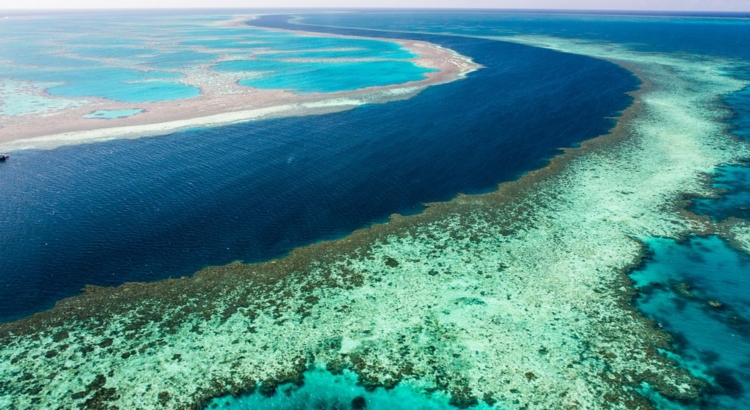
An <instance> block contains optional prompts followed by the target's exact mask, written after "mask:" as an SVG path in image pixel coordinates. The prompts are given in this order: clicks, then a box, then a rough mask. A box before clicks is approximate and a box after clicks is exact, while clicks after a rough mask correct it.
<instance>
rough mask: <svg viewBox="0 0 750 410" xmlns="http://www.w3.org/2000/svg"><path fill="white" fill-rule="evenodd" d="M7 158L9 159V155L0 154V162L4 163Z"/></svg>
mask: <svg viewBox="0 0 750 410" xmlns="http://www.w3.org/2000/svg"><path fill="white" fill-rule="evenodd" d="M8 158H10V155H8V154H0V162H2V161H5V160H6V159H8Z"/></svg>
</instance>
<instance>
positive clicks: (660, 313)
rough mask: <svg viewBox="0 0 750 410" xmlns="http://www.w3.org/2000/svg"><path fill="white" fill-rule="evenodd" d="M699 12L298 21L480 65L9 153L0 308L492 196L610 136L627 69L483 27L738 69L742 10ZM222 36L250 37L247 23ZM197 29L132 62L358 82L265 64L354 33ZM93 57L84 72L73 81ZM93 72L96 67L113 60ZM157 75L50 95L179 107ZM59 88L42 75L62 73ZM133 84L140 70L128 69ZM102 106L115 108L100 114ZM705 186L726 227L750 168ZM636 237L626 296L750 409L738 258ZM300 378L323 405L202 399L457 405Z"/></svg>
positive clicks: (271, 79) (741, 204) (394, 54)
mask: <svg viewBox="0 0 750 410" xmlns="http://www.w3.org/2000/svg"><path fill="white" fill-rule="evenodd" d="M709 17H710V18H707V16H699V15H679V16H663V15H647V16H631V15H594V14H577V15H576V14H552V13H538V14H533V13H531V14H530V13H354V14H320V15H309V16H304V19H303V22H304V23H310V24H316V25H326V26H337V27H338V28H334V27H318V26H316V27H305V29H307V30H315V31H320V32H325V33H334V34H347V35H367V36H370V37H383V38H408V39H418V40H425V41H430V42H433V43H436V44H439V45H441V46H444V47H447V48H450V49H453V50H456V51H458V52H459V53H461V54H464V55H467V56H470V57H472V58H473V59H474V60H475V61H476V62H478V63H480V64H482V65H484V66H485V68H484V69H482V70H479V71H477V72H475V73H472V74H471V75H469V77H468V78H467V79H464V80H461V81H456V82H453V83H450V84H446V85H441V86H437V87H431V88H429V89H426V90H425V91H423V92H422V93H421V94H419V95H417V96H415V97H413V98H411V99H409V100H405V101H398V102H392V103H388V104H385V105H367V106H363V107H359V108H357V109H355V110H352V111H348V112H342V113H336V114H327V115H321V116H310V117H302V118H286V119H276V120H268V121H261V122H255V123H248V124H241V125H233V126H228V127H222V128H216V129H203V130H193V131H188V132H179V133H174V134H170V135H167V136H161V137H158V138H144V139H139V140H128V141H111V142H106V143H100V144H93V145H86V146H78V147H63V148H58V149H56V150H53V151H23V152H18V153H14V155H13V158H12V161H8V162H6V163H3V164H0V192H3V202H2V206H0V232H1V233H2V236H1V237H0V266H2V270H0V318H2V320H5V321H8V320H13V319H17V318H20V317H24V316H27V315H29V314H32V313H34V312H37V311H40V310H44V309H48V308H50V307H51V306H52V305H53V304H54V303H55V301H58V300H60V299H61V298H64V297H68V296H73V295H76V294H77V293H78V292H79V291H80V289H81V288H82V287H83V286H85V285H87V284H95V285H104V286H109V285H117V284H121V283H123V282H127V281H153V280H159V279H163V278H166V277H179V276H186V275H191V274H192V273H194V272H195V271H197V270H199V269H200V268H202V267H204V266H208V265H218V264H224V263H228V262H230V261H233V260H243V261H246V262H252V261H260V260H267V259H269V258H273V257H278V256H281V255H283V254H285V253H287V252H288V251H289V250H291V249H293V248H295V247H298V246H301V245H304V244H308V243H312V242H316V241H320V240H326V239H332V238H337V237H341V236H344V235H346V234H348V233H349V232H351V231H352V230H355V229H357V228H361V227H364V226H367V225H368V224H372V223H376V222H381V221H384V220H386V219H387V218H388V216H389V215H390V214H392V213H402V214H409V213H414V212H419V211H420V209H422V208H423V206H424V204H425V203H427V202H431V201H441V200H447V199H450V198H452V197H454V196H455V195H456V194H458V193H480V192H485V191H487V190H491V189H493V188H494V187H495V186H496V185H497V184H498V183H499V182H502V181H508V180H512V179H515V178H517V177H518V176H519V175H522V174H523V173H524V172H527V171H529V170H533V169H536V168H539V167H542V166H544V165H545V163H546V162H547V161H548V160H549V158H550V157H552V156H554V155H555V154H556V153H558V152H559V151H558V149H559V148H562V147H571V146H576V145H577V144H578V143H580V142H581V141H584V140H586V139H589V138H593V137H596V136H598V135H600V134H602V133H605V132H606V131H607V130H608V129H609V128H610V127H611V126H612V125H613V124H614V119H613V118H612V117H613V116H616V115H617V114H618V113H620V112H621V111H622V110H623V109H625V108H626V107H627V106H628V104H629V103H630V102H631V98H630V97H629V96H627V95H626V94H625V93H626V92H628V91H633V90H635V89H636V88H637V86H638V81H637V79H636V78H635V77H633V76H632V75H631V74H630V73H629V72H627V71H626V70H625V69H623V68H621V67H619V66H616V65H614V64H612V63H608V62H604V61H600V60H596V59H592V58H588V57H583V56H578V55H572V54H562V53H557V52H552V51H548V50H543V49H539V48H533V47H528V46H522V45H517V44H512V43H505V42H501V41H495V40H490V39H487V38H481V37H497V36H512V35H544V36H555V37H564V38H571V39H583V40H587V41H595V42H608V43H613V44H617V45H623V46H625V47H628V48H631V49H633V50H638V51H646V52H656V53H666V54H670V53H676V54H680V55H685V54H694V55H698V56H701V57H702V58H717V59H726V60H732V61H740V62H747V63H748V67H750V48H748V47H747V39H749V38H750V22H749V21H748V20H746V19H740V18H734V17H733V16H730V17H726V16H709ZM196 18H197V17H196ZM121 19H122V24H123V25H124V26H125V27H127V24H130V22H129V21H128V19H127V17H122V18H121ZM288 19H289V16H267V17H263V18H261V19H260V20H258V21H255V22H254V23H253V24H255V25H257V26H264V27H266V28H269V29H270V28H292V29H293V28H297V27H299V26H295V25H290V24H289V23H288V22H287V20H288ZM132 20H133V21H136V22H138V21H139V20H138V19H137V18H133V19H132ZM61 24H62V23H61ZM342 27H344V28H342ZM351 27H357V28H369V29H374V30H378V31H365V30H359V29H355V28H351ZM171 29H172V30H175V29H176V28H175V27H172V28H171ZM230 30H237V32H236V35H237V36H238V37H240V36H244V34H243V33H244V32H243V31H242V29H241V28H237V29H230ZM383 30H385V31H383ZM388 30H394V31H388ZM407 31H410V32H408V33H407ZM262 33H263V32H262V31H261V33H256V34H257V35H256V37H263V36H267V37H270V38H275V35H272V34H268V33H274V32H272V31H269V32H268V33H266V34H262ZM158 34H159V35H164V36H168V35H170V33H169V32H161V33H158ZM190 35H191V36H204V37H206V38H200V39H193V40H185V41H184V43H185V45H188V46H196V47H198V46H199V47H201V49H200V50H201V51H198V50H193V51H192V52H187V51H174V54H169V53H160V54H158V55H153V56H150V57H147V58H144V60H143V61H148V64H150V66H152V67H154V68H161V69H168V68H170V67H176V66H189V65H190V64H195V63H196V62H198V61H212V62H216V66H215V70H217V71H232V72H245V71H253V72H274V73H284V74H283V75H281V74H279V75H266V76H261V77H253V76H250V77H248V78H247V79H243V80H241V83H244V84H246V85H249V86H253V87H264V88H265V87H267V88H286V87H288V88H291V89H293V90H295V92H299V93H307V92H331V91H337V90H340V89H356V88H360V87H362V86H364V85H363V83H362V82H361V81H362V79H361V76H360V75H352V76H347V75H344V76H343V78H342V81H341V82H340V83H335V84H331V82H330V81H325V80H326V78H327V77H329V76H337V77H338V76H341V75H342V74H341V73H351V72H360V71H359V70H363V71H361V72H364V71H365V70H367V69H369V68H363V67H357V66H351V63H343V62H342V63H340V64H337V65H335V66H332V65H328V66H326V67H314V64H312V65H306V66H305V67H308V68H311V70H312V71H314V72H315V73H318V74H321V73H322V76H317V77H316V75H317V74H312V73H311V72H308V71H306V70H307V68H304V67H301V66H299V65H295V64H294V63H289V62H284V61H280V59H279V58H278V56H280V55H288V56H293V57H292V58H302V59H304V58H310V59H316V58H320V57H321V53H326V55H328V56H330V57H331V58H341V57H342V54H341V53H351V52H354V51H352V50H347V49H346V47H348V46H346V45H341V44H338V43H336V42H333V43H332V44H328V43H327V42H328V41H329V40H320V41H322V42H323V43H317V44H315V43H312V44H310V45H309V47H308V46H304V47H296V46H295V47H293V48H294V49H293V50H284V46H283V45H280V44H283V43H284V42H283V41H280V40H270V41H271V42H276V41H278V43H275V45H274V50H276V51H277V53H273V54H272V56H273V57H267V58H262V59H260V60H253V61H249V60H248V61H239V62H235V61H228V62H217V61H216V59H215V56H216V55H217V54H213V53H212V52H211V51H210V50H211V49H212V48H214V49H221V50H222V52H227V50H239V51H238V52H243V51H242V50H245V49H246V48H248V47H253V45H252V43H251V42H252V41H260V40H257V38H256V39H249V38H242V39H240V38H234V39H216V38H212V37H215V36H216V32H215V31H214V29H207V28H204V29H202V30H201V31H196V30H194V31H191V34H190ZM82 41H83V40H82ZM96 41H97V42H99V43H100V46H101V47H100V48H98V49H96V48H93V47H92V45H93V44H94V43H93V40H92V39H86V40H85V44H86V47H83V48H85V49H86V50H87V51H86V52H89V53H94V54H95V55H99V56H106V57H107V58H134V57H138V58H140V57H139V56H140V55H141V54H139V53H140V51H139V52H137V53H136V52H135V51H133V50H131V48H133V47H135V48H139V47H144V48H145V47H147V44H133V43H132V42H131V41H130V40H127V39H125V38H123V36H120V37H118V36H117V35H114V36H112V37H110V38H102V39H97V40H96ZM331 41H332V40H331ZM352 41H354V40H352ZM369 41H371V40H368V42H367V43H365V44H362V45H360V46H359V48H358V49H357V50H356V53H360V54H358V55H359V56H372V55H379V56H387V58H388V59H389V60H388V61H387V62H383V64H375V65H372V66H371V67H370V68H372V69H374V70H375V72H378V73H380V71H379V70H380V69H381V68H382V73H380V75H378V76H377V78H375V79H368V82H367V84H368V85H380V84H386V83H389V82H391V83H392V82H399V81H405V80H404V79H406V78H412V77H413V76H421V75H423V74H424V72H423V71H420V70H418V69H415V68H411V67H408V64H410V63H408V62H406V61H400V60H404V59H408V58H410V57H411V56H410V55H408V54H405V53H404V51H403V50H399V49H398V48H393V47H392V46H386V45H384V44H389V43H382V42H373V43H370V42H369ZM19 44H20V43H19ZM71 44H75V42H71ZM149 44H153V42H151V43H149ZM115 45H116V46H117V47H114V46H115ZM115 48H117V49H116V50H115ZM321 49H324V50H325V51H321ZM4 50H9V49H8V48H4ZM97 50H98V51H97ZM162 51H163V50H162ZM97 53H99V54H97ZM79 55H81V56H82V55H83V54H79ZM0 57H3V58H6V57H4V56H0ZM47 57H48V56H43V55H41V54H37V53H28V55H27V56H26V57H25V58H27V59H28V60H25V61H24V63H23V64H27V65H29V66H31V65H34V64H38V62H39V61H47V60H45V59H46V58H47ZM56 58H59V59H60V60H55V61H56V62H55V65H56V66H58V67H71V68H72V67H78V66H77V64H79V63H80V62H79V61H77V59H74V58H71V57H70V56H68V55H65V56H59V57H56ZM394 67H396V68H395V69H396V70H400V69H398V67H401V69H402V70H401V71H399V72H400V73H401V74H399V75H398V76H396V77H389V74H388V73H390V72H392V71H393V69H394ZM412 67H414V66H412ZM88 69H90V67H88V66H86V65H85V64H84V68H83V69H79V68H76V70H75V71H76V72H78V71H79V70H88ZM2 70H3V68H1V67H0V78H3V77H4V76H8V77H9V78H13V79H15V80H28V79H30V78H31V77H24V76H25V75H29V76H31V75H32V74H26V73H24V72H23V70H16V69H14V70H13V71H12V72H11V73H9V72H8V71H7V70H6V71H5V74H3V72H2ZM95 70H97V72H98V73H104V72H105V71H103V70H112V69H111V68H107V67H103V68H96V69H95ZM169 73H172V72H171V71H164V74H162V72H161V71H150V72H149V77H148V80H149V81H147V82H144V83H139V82H138V79H139V78H140V77H138V76H135V77H133V75H134V74H133V73H132V72H130V71H128V70H127V69H125V68H123V69H117V70H115V71H112V78H113V79H115V80H116V82H117V83H118V84H124V85H122V87H128V90H127V91H123V92H122V93H120V91H118V88H117V87H115V88H113V89H112V90H111V91H107V92H108V93H111V94H107V95H105V94H104V91H101V90H108V86H105V85H103V84H100V83H99V82H98V81H89V80H88V79H87V78H85V77H81V80H80V81H78V80H75V81H71V84H70V85H68V86H64V85H60V86H56V87H53V88H51V89H50V92H51V93H53V92H59V93H60V94H59V95H64V96H69V97H75V96H79V95H99V96H104V97H105V98H113V99H116V98H120V99H121V100H122V101H128V100H126V99H125V98H136V97H134V96H137V95H146V97H144V98H156V97H153V96H149V94H148V93H147V92H143V90H142V89H136V88H129V87H131V86H132V84H152V85H153V84H155V87H156V91H154V92H155V93H157V94H158V95H160V96H168V97H169V98H187V97H188V96H189V92H194V91H190V90H188V89H186V88H184V87H181V86H177V85H170V86H167V85H166V84H179V82H173V81H163V80H170V79H173V78H172V77H170V76H171V74H169ZM39 75H41V74H39V73H36V74H33V76H35V77H33V78H31V79H32V80H33V81H42V80H40V78H41V77H38V76H39ZM55 75H57V74H55ZM65 75H66V76H67V75H72V74H70V73H67V74H65ZM732 75H737V76H749V75H750V70H743V69H738V70H737V72H735V73H732ZM45 76H46V74H45ZM44 78H47V77H44ZM60 78H61V77H54V78H51V77H50V78H49V79H46V80H44V81H63V80H64V79H62V80H61V79H60ZM65 78H67V79H70V78H72V77H65ZM131 78H135V80H136V82H135V83H133V82H132V81H131V80H128V79H131ZM108 81H109V80H108ZM107 84H109V83H107ZM118 87H120V86H118ZM135 87H140V86H138V85H136V86H135ZM339 87H342V88H339ZM55 90H56V91H55ZM118 93H119V94H118ZM128 96H131V97H128ZM137 98H140V97H137ZM159 98H161V97H159ZM128 102H129V101H128ZM723 102H724V104H725V105H726V106H727V107H728V108H730V109H731V110H732V112H733V113H734V116H733V117H732V118H731V119H730V120H729V125H730V126H731V127H732V132H733V133H735V134H736V135H737V137H738V138H748V136H750V92H748V90H744V91H742V92H739V93H735V94H733V95H728V96H726V98H724V101H723ZM0 108H2V107H0ZM108 115H124V114H123V113H102V114H101V115H100V116H97V117H103V118H107V116H108ZM130 115H137V112H133V114H130ZM92 120H93V119H92ZM711 178H712V181H713V183H714V184H715V186H716V187H717V188H720V189H723V191H722V195H720V196H719V197H717V198H710V199H708V198H695V199H693V201H692V204H691V205H690V209H691V210H693V211H694V212H696V213H698V214H701V215H708V216H709V217H711V218H712V219H714V220H717V221H721V220H726V219H727V218H729V217H735V218H744V219H747V218H748V217H750V215H749V214H748V207H749V206H750V197H748V192H750V191H749V189H750V171H748V168H747V167H746V166H745V165H743V164H728V165H727V166H725V167H722V168H721V169H717V170H716V172H715V173H714V174H712V176H711ZM641 239H642V240H643V241H644V242H645V244H646V245H647V246H648V248H649V249H650V252H651V256H650V257H649V258H647V259H646V260H645V261H644V264H643V266H641V267H640V268H639V269H637V270H635V271H634V272H633V273H632V278H633V280H634V282H635V284H636V288H637V289H638V297H637V298H636V300H635V301H634V303H635V304H636V306H637V307H639V308H640V309H641V310H642V311H643V312H644V313H645V314H647V315H648V316H649V317H651V318H653V319H654V320H655V321H656V322H657V323H659V325H660V326H662V327H663V328H664V329H665V330H666V331H668V332H670V333H671V334H673V335H674V336H675V351H676V352H677V353H678V355H679V356H678V357H676V358H677V359H678V360H679V361H680V362H681V363H682V364H683V365H684V366H685V367H686V368H688V369H690V371H691V372H693V373H694V374H696V375H698V376H700V377H703V378H704V379H706V380H707V381H709V382H710V384H711V388H710V389H709V390H708V392H707V394H706V396H705V398H704V402H703V403H702V404H701V407H702V408H707V409H741V408H750V371H749V370H748V369H750V325H749V324H750V280H748V279H749V278H750V259H749V257H748V255H747V254H744V253H742V252H741V251H739V250H738V249H736V248H734V247H732V245H731V244H729V243H727V242H725V241H723V240H722V239H720V238H718V237H715V236H709V237H690V238H687V239H686V240H685V241H682V242H674V241H671V240H667V239H663V238H641ZM306 380H307V381H309V383H306V385H305V386H306V389H310V388H313V387H315V386H326V385H336V386H338V387H337V388H336V389H330V391H329V392H328V393H326V394H325V395H317V396H316V395H315V394H317V393H319V392H320V391H322V388H321V389H319V390H318V391H316V392H313V393H315V394H313V395H312V396H311V394H312V393H310V391H309V390H304V389H299V390H295V393H294V395H290V396H286V398H285V397H282V396H281V395H279V396H276V397H275V398H270V399H267V398H263V397H260V396H259V395H250V396H246V397H244V398H243V399H241V400H234V399H232V400H230V399H229V398H222V399H217V400H216V401H215V403H214V404H216V405H217V406H218V405H222V406H223V405H224V404H225V403H224V402H222V400H224V401H226V402H229V405H230V407H231V408H237V409H241V408H258V407H259V406H260V407H267V408H279V409H287V408H288V409H292V408H313V405H315V406H317V407H315V408H341V407H343V408H357V407H356V402H355V400H357V398H358V397H366V401H367V403H370V405H369V406H368V407H367V408H370V409H372V408H380V409H386V408H425V409H431V408H435V409H437V408H447V407H449V405H448V404H446V402H445V400H444V398H441V397H430V398H419V397H416V398H415V396H414V395H413V394H412V393H410V392H409V390H408V389H407V388H403V389H400V390H399V389H396V390H395V391H391V392H385V391H383V390H382V389H378V390H376V391H374V392H372V391H363V389H362V388H361V386H357V385H356V383H355V382H354V381H352V380H351V377H350V375H349V376H347V375H344V376H334V375H331V374H328V373H326V372H322V371H310V372H309V373H308V374H307V376H306ZM316 383H317V384H316ZM315 403H317V404H315ZM337 403H339V404H340V405H338V404H337ZM394 403H399V405H404V406H406V404H407V403H408V404H409V405H408V406H406V407H398V406H396V405H395V404H394ZM337 406H338V407H337ZM347 406H348V407H347ZM665 408H666V407H665ZM674 408H683V407H682V406H678V405H674Z"/></svg>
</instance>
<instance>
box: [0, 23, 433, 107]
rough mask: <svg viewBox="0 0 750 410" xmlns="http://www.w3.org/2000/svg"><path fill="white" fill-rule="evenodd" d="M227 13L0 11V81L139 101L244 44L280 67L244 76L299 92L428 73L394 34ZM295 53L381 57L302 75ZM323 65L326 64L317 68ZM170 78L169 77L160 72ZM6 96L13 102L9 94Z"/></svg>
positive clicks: (173, 89) (184, 90) (188, 92)
mask: <svg viewBox="0 0 750 410" xmlns="http://www.w3.org/2000/svg"><path fill="white" fill-rule="evenodd" d="M223 18H226V17H224V16H218V15H214V16H200V17H199V16H192V15H189V14H188V15H185V14H175V15H165V16H163V17H162V18H158V19H157V18H155V17H154V16H149V15H140V16H134V18H132V19H130V20H128V19H123V18H122V17H121V16H111V15H100V16H97V18H96V19H92V18H88V17H86V16H75V15H72V16H64V15H63V16H58V17H55V18H48V17H46V18H38V19H28V20H22V19H20V20H9V21H3V24H2V25H0V36H2V37H3V47H2V49H0V58H2V59H4V60H5V62H6V64H3V65H2V66H0V81H2V79H3V78H6V79H13V80H16V81H30V82H33V83H48V82H55V83H60V84H58V85H56V86H54V87H51V88H49V89H48V90H47V92H48V93H49V94H51V95H53V96H58V97H66V98H85V97H100V98H104V99H109V100H113V101H119V102H130V103H139V102H159V101H173V100H179V99H186V98H193V97H196V96H198V95H200V91H199V90H198V88H197V87H194V86H191V85H188V84H184V83H181V82H180V81H178V79H180V78H183V77H184V76H185V74H186V72H187V71H189V70H192V71H195V70H196V69H198V67H200V66H204V67H203V68H200V69H199V70H203V71H205V70H208V68H206V67H207V66H210V65H214V64H216V63H219V62H220V61H223V60H224V59H226V57H227V56H229V55H230V54H232V52H240V53H241V54H240V55H239V56H237V57H233V58H249V57H250V55H251V54H252V53H256V52H261V53H267V54H264V56H265V57H264V58H266V59H273V60H275V64H276V68H275V69H274V70H278V71H274V72H272V73H266V76H265V78H264V79H261V80H258V81H256V80H253V79H247V80H245V81H243V82H241V84H244V85H247V86H258V87H262V88H283V89H291V90H294V91H295V92H299V93H313V92H335V91H343V90H347V91H348V90H354V89H359V88H367V87H372V86H382V85H392V84H398V83H402V82H407V81H413V80H419V79H422V78H423V76H422V74H424V73H426V72H429V70H425V69H423V68H421V67H417V66H416V65H414V64H413V63H412V62H409V61H403V60H407V59H410V58H415V57H417V56H416V55H415V54H413V53H411V52H409V51H408V50H405V49H404V48H403V47H401V46H400V45H398V44H396V43H393V42H388V41H378V40H367V39H356V38H336V37H316V36H300V35H297V34H295V33H292V32H282V31H269V30H260V29H252V28H250V27H247V28H230V27H226V28H225V27H217V26H215V25H212V24H215V23H216V22H217V21H221V20H222V19H223ZM92 33H97V34H92ZM99 33H101V35H100V34H99ZM274 52H280V53H278V54H274ZM290 58H328V59H331V58H340V59H380V60H385V61H372V62H369V61H361V62H359V63H357V65H356V67H355V66H352V65H351V63H347V62H341V61H335V60H331V61H327V62H320V61H319V62H317V63H316V64H317V66H316V69H314V70H306V72H305V74H304V75H305V76H309V77H313V78H312V80H311V81H310V82H306V81H302V80H301V78H300V76H295V75H289V74H292V72H294V71H295V69H293V68H291V67H295V66H299V63H297V64H294V63H287V62H284V61H283V60H284V59H290ZM392 60H393V61H392ZM396 60H397V61H396ZM164 70H167V71H164ZM352 70H355V71H352ZM362 70H364V71H362ZM317 72H319V73H320V74H319V75H318V76H317V77H316V73H317ZM364 73H366V75H364ZM209 74H210V73H209ZM342 74H343V75H344V80H343V81H340V82H334V83H336V84H338V86H334V85H332V86H326V82H327V81H325V80H326V77H325V76H330V75H342ZM164 79H168V81H159V80H164ZM287 79H288V80H289V81H286V80H287ZM146 82H147V83H146ZM4 98H5V99H6V101H7V102H8V103H10V104H13V103H14V102H13V100H12V95H6V96H5V97H4ZM19 98H21V97H20V96H19Z"/></svg>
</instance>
